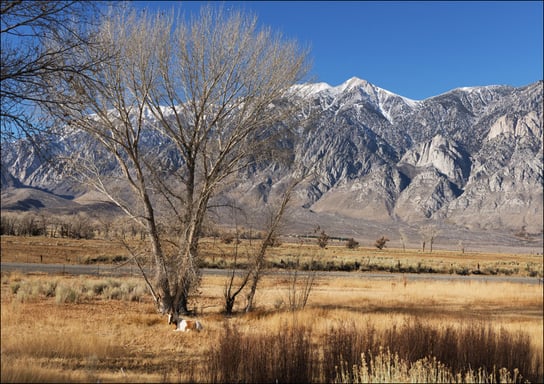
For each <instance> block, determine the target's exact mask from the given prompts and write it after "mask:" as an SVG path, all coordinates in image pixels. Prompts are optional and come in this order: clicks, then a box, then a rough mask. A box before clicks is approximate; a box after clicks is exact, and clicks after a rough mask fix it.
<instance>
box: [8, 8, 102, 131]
mask: <svg viewBox="0 0 544 384" xmlns="http://www.w3.org/2000/svg"><path fill="white" fill-rule="evenodd" d="M100 10H101V4H100V2H95V1H67V0H40V1H35V0H25V1H22V0H18V1H17V0H11V1H10V0H1V2H0V11H1V15H2V16H1V27H0V41H1V55H0V58H1V59H0V66H1V71H0V103H1V108H0V120H1V134H2V139H3V140H8V139H9V138H13V137H15V138H17V137H21V136H23V135H24V136H26V137H27V138H29V139H31V140H35V139H36V138H35V137H34V134H35V133H37V132H40V131H43V130H44V128H46V127H50V126H51V125H52V122H48V121H47V119H48V118H49V116H48V115H47V113H44V112H46V111H47V109H48V108H49V107H50V105H51V104H52V103H55V102H56V100H54V99H51V97H50V96H51V95H49V94H48V93H47V92H44V88H46V87H47V86H48V85H49V84H50V79H51V78H52V77H56V76H57V75H58V74H59V73H65V74H66V75H67V76H81V75H84V74H85V73H86V72H87V70H88V69H89V68H91V67H93V66H94V65H96V64H97V63H100V62H102V61H103V60H105V59H106V57H105V56H103V54H104V52H103V51H102V52H100V51H97V50H93V44H92V41H93V38H92V36H93V33H94V32H95V28H94V24H93V20H96V19H99V18H98V17H97V15H98V14H99V12H100ZM82 50H85V51H86V52H87V55H81V54H80V52H81V51H82ZM99 53H100V54H99Z"/></svg>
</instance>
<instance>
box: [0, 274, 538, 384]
mask: <svg viewBox="0 0 544 384" xmlns="http://www.w3.org/2000/svg"><path fill="white" fill-rule="evenodd" d="M52 280H54V281H56V285H57V288H58V287H64V286H68V287H72V288H73V289H74V290H75V291H76V293H77V295H78V300H76V301H75V302H59V301H58V300H56V298H55V297H46V296H45V295H44V294H40V293H39V292H42V291H40V290H39V289H36V290H35V291H36V292H38V293H37V294H36V295H35V296H34V297H33V298H32V299H31V300H22V299H21V297H19V296H18V295H17V294H16V293H14V292H13V290H14V288H13V287H14V284H19V285H21V284H26V285H28V286H45V285H47V283H49V282H50V281H52ZM117 280H118V281H117ZM100 283H101V282H100V281H99V279H94V280H93V279H91V278H84V277H71V278H70V277H60V276H43V275H40V276H32V275H30V276H28V275H22V274H11V275H4V276H3V277H2V304H1V324H2V335H1V354H2V374H1V381H2V382H22V381H24V382H27V381H34V382H46V381H52V382H88V381H98V380H100V381H107V382H158V381H168V382H180V381H209V377H210V376H209V372H208V370H207V364H208V362H207V360H206V359H207V356H208V355H209V352H210V350H212V349H214V348H215V347H216V346H217V345H218V341H219V339H220V338H221V337H222V335H223V330H224V329H225V326H226V325H228V324H230V325H233V326H236V328H237V329H239V330H240V332H249V333H251V332H257V333H265V334H270V333H271V334H275V333H276V332H281V331H282V329H283V328H284V327H285V326H286V324H295V323H296V324H304V326H306V327H310V328H311V329H312V337H314V338H315V340H316V342H319V340H320V338H322V337H323V335H325V334H326V333H327V332H328V331H329V330H330V329H331V327H338V326H340V325H341V324H345V323H346V322H347V323H351V324H355V325H357V324H361V325H362V324H371V325H372V326H374V327H375V328H376V329H377V330H385V329H387V328H390V327H392V326H393V325H395V324H396V325H401V324H403V323H405V322H406V321H408V320H409V319H418V321H422V322H424V323H425V324H432V325H436V326H439V327H441V326H443V327H446V326H452V325H455V326H459V327H461V326H463V325H466V324H470V323H472V322H475V321H478V322H480V321H484V322H486V323H489V324H490V325H491V326H492V327H493V328H494V329H500V328H501V327H502V328H505V329H507V330H511V331H513V332H517V331H523V332H525V333H527V334H529V335H530V338H531V345H532V348H533V350H534V353H535V354H534V358H535V359H537V360H538V361H542V349H543V345H544V342H543V337H542V334H543V330H544V329H543V328H544V324H543V298H542V286H541V285H538V284H514V283H491V282H488V283H475V282H457V281H415V282H414V281H404V280H402V279H399V280H397V281H388V280H376V281H369V280H365V279H364V277H363V278H362V277H361V275H359V274H355V275H353V276H351V277H342V278H338V277H325V276H321V277H319V278H318V279H317V280H316V285H315V287H314V290H313V292H312V294H311V296H310V300H309V302H308V306H307V307H306V309H304V310H302V311H298V312H290V311H288V310H286V300H287V295H288V292H289V288H288V283H289V281H288V278H287V277H282V278H277V277H272V276H266V277H265V278H264V279H263V281H262V284H261V286H260V288H259V290H258V292H257V297H256V300H257V307H258V308H257V310H256V311H255V312H253V313H250V314H240V313H238V314H235V315H234V316H232V317H229V318H225V317H224V316H223V315H222V314H221V310H222V301H223V300H222V291H223V287H224V283H225V278H224V277H218V276H205V277H204V278H203V281H202V287H201V294H200V296H199V297H198V300H195V302H194V305H195V307H196V309H197V311H198V317H199V319H200V320H201V322H202V323H203V324H204V327H205V329H204V331H203V332H201V333H179V332H173V328H172V326H168V325H167V324H166V320H165V319H163V318H161V317H160V316H159V315H158V314H157V313H156V312H155V309H154V306H153V305H152V303H151V301H150V299H149V298H148V297H147V296H145V295H141V296H138V297H137V299H138V300H139V301H129V300H111V299H105V298H104V296H103V295H102V296H100V295H95V296H93V295H91V294H89V291H88V289H89V287H95V286H97V285H98V284H100ZM106 283H107V284H115V285H117V286H119V287H120V286H122V285H123V284H125V286H130V285H134V284H137V281H136V280H135V279H128V278H127V279H116V280H115V281H108V282H106ZM81 287H87V291H85V290H84V289H83V288H81ZM240 300H242V298H241V299H240ZM243 304H244V303H243V302H240V303H238V305H243ZM239 308H240V307H235V309H239ZM541 366H542V365H541Z"/></svg>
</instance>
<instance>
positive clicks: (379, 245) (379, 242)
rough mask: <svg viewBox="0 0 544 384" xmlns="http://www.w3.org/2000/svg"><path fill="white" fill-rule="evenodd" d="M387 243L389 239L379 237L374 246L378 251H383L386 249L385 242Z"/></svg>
mask: <svg viewBox="0 0 544 384" xmlns="http://www.w3.org/2000/svg"><path fill="white" fill-rule="evenodd" d="M388 241H389V239H388V238H387V237H385V236H382V237H380V238H379V239H377V240H376V242H375V243H374V246H375V247H376V248H378V249H383V248H385V247H386V244H387V242H388Z"/></svg>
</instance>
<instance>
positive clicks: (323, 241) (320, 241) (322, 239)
mask: <svg viewBox="0 0 544 384" xmlns="http://www.w3.org/2000/svg"><path fill="white" fill-rule="evenodd" d="M327 244H329V235H327V234H326V233H325V231H324V230H323V231H321V234H320V235H319V237H318V238H317V245H319V248H327Z"/></svg>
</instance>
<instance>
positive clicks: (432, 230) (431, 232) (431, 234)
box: [420, 224, 440, 253]
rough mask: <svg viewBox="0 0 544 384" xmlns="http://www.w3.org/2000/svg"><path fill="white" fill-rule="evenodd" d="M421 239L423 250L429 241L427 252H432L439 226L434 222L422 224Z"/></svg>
mask: <svg viewBox="0 0 544 384" xmlns="http://www.w3.org/2000/svg"><path fill="white" fill-rule="evenodd" d="M420 233H421V239H422V244H423V246H422V248H423V252H425V244H426V243H427V241H428V243H429V252H430V253H432V252H433V244H434V242H435V240H436V237H437V236H438V235H439V234H440V230H439V228H438V227H437V226H436V225H435V224H428V225H424V226H422V227H421V229H420Z"/></svg>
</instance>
